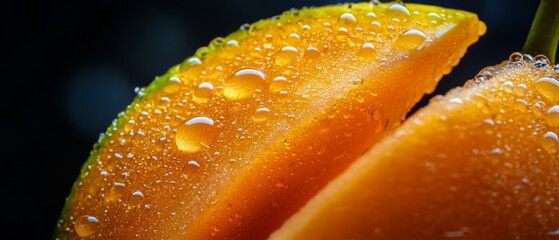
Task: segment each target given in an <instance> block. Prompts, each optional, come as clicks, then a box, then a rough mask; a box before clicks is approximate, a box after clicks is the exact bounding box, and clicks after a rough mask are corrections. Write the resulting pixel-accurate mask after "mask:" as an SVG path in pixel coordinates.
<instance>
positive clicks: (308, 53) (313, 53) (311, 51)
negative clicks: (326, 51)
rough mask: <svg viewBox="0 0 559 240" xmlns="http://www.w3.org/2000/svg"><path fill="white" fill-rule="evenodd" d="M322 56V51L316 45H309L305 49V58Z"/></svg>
mask: <svg viewBox="0 0 559 240" xmlns="http://www.w3.org/2000/svg"><path fill="white" fill-rule="evenodd" d="M319 57H320V51H318V49H317V48H315V47H308V48H307V50H305V54H303V58H305V59H317V58H319Z"/></svg>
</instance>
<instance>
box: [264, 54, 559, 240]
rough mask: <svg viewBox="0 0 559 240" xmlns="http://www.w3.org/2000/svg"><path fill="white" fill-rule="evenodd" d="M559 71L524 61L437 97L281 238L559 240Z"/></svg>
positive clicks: (515, 58)
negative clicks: (558, 239)
mask: <svg viewBox="0 0 559 240" xmlns="http://www.w3.org/2000/svg"><path fill="white" fill-rule="evenodd" d="M557 79H559V65H558V66H551V65H550V64H549V63H548V61H547V59H546V58H545V57H542V56H536V57H533V58H532V57H530V56H524V57H523V56H522V54H519V53H515V54H513V55H512V56H511V60H510V61H505V62H503V63H502V64H500V65H497V66H494V67H487V68H485V69H484V70H482V71H481V72H480V74H479V75H478V76H477V77H476V78H475V79H474V80H470V81H469V82H468V83H467V84H466V86H464V87H463V88H457V89H454V90H452V91H450V92H449V93H448V94H447V95H446V96H444V97H440V96H439V97H436V98H435V99H434V100H432V102H431V103H430V104H429V105H428V106H427V107H425V108H424V109H422V110H420V111H419V112H417V113H416V114H414V116H412V117H410V118H408V119H407V120H406V122H404V124H403V125H401V126H400V127H399V128H398V129H397V130H396V131H395V132H394V133H393V134H391V135H390V136H388V137H387V138H385V139H384V140H383V141H381V142H379V143H378V144H376V145H375V146H374V148H372V149H371V150H370V151H368V152H367V153H366V154H364V155H363V156H362V157H360V158H359V159H358V160H356V161H355V162H354V163H353V164H352V165H351V166H350V167H349V168H348V169H347V171H345V172H344V173H343V174H341V175H340V176H339V177H337V178H336V179H335V180H333V181H332V182H331V183H330V184H329V185H328V186H327V187H325V188H324V189H323V190H322V191H321V192H320V193H319V194H317V195H316V196H315V197H314V198H313V199H312V200H310V201H309V202H308V203H307V205H306V206H305V207H303V208H302V209H301V211H299V212H298V213H297V214H295V215H294V216H293V217H292V218H291V219H290V220H288V221H287V222H286V223H285V224H284V225H283V227H282V228H281V229H279V230H278V231H276V232H275V233H274V234H273V235H272V236H273V237H272V238H271V239H449V238H459V239H557V238H559V204H558V201H559V177H558V174H559V139H558V134H559V82H558V81H557Z"/></svg>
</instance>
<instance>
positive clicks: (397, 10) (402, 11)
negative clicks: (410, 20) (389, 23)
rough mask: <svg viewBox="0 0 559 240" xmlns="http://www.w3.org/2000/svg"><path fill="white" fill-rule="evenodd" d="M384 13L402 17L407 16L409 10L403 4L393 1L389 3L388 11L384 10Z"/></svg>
mask: <svg viewBox="0 0 559 240" xmlns="http://www.w3.org/2000/svg"><path fill="white" fill-rule="evenodd" d="M386 15H387V16H388V17H389V18H398V19H403V18H407V17H408V16H409V15H410V10H408V8H406V7H405V6H404V5H402V4H400V3H394V4H392V5H390V7H388V11H387V12H386Z"/></svg>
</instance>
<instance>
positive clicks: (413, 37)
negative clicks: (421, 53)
mask: <svg viewBox="0 0 559 240" xmlns="http://www.w3.org/2000/svg"><path fill="white" fill-rule="evenodd" d="M426 38H427V36H425V33H423V32H422V31H419V30H417V29H410V30H408V31H406V32H404V33H403V34H402V35H400V37H399V38H398V40H396V43H395V45H396V46H397V47H399V48H403V49H407V50H412V49H417V48H418V47H419V46H420V45H421V44H423V42H425V39H426Z"/></svg>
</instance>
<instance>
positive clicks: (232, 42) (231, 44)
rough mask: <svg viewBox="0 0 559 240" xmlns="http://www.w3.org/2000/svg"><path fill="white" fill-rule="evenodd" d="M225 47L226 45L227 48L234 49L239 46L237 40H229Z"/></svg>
mask: <svg viewBox="0 0 559 240" xmlns="http://www.w3.org/2000/svg"><path fill="white" fill-rule="evenodd" d="M226 45H227V46H235V47H238V46H239V42H238V41H237V40H235V39H231V40H229V41H227V43H226Z"/></svg>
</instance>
